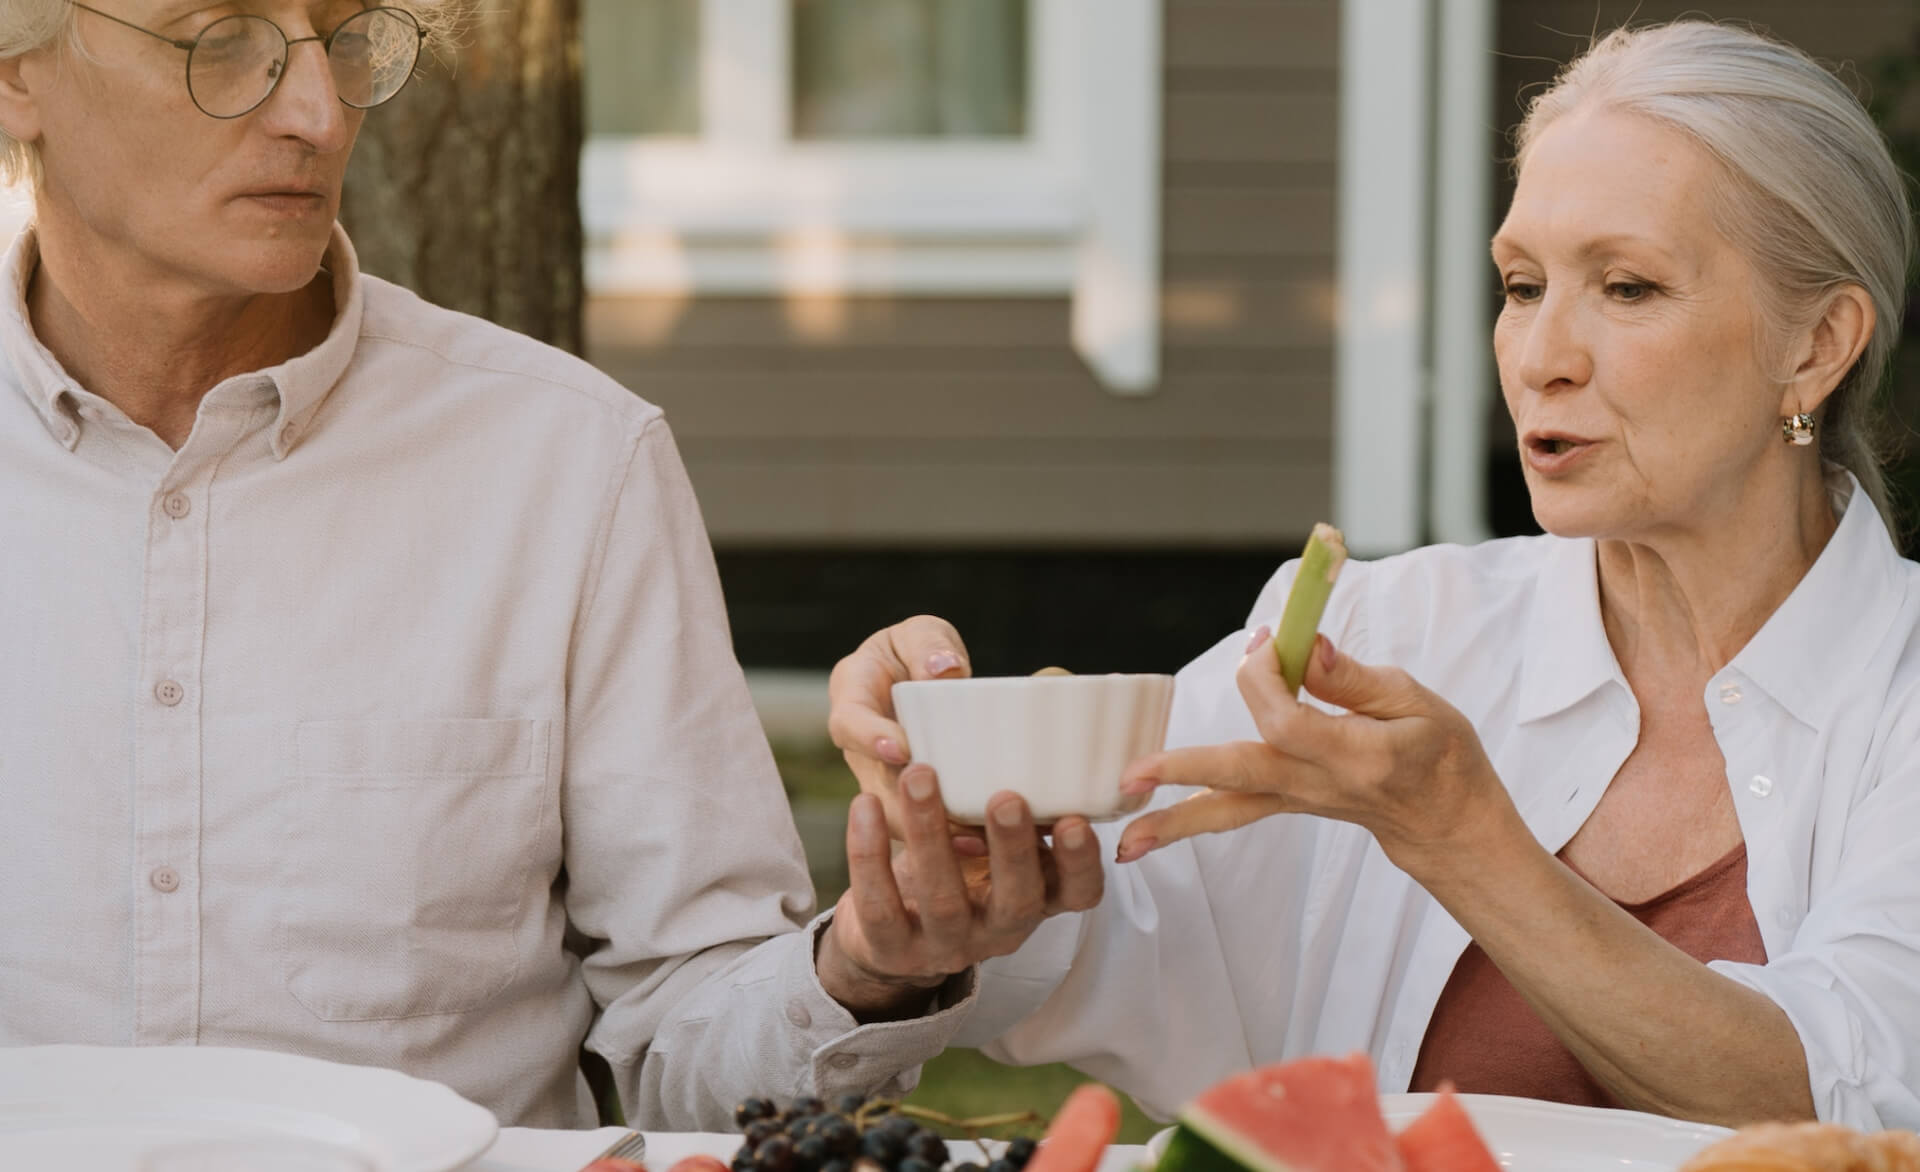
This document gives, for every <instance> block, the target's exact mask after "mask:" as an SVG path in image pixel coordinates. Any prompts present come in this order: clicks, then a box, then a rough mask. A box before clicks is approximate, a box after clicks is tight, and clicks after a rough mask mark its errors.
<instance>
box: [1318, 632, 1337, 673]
mask: <svg viewBox="0 0 1920 1172" xmlns="http://www.w3.org/2000/svg"><path fill="white" fill-rule="evenodd" d="M1313 653H1314V654H1315V655H1317V656H1318V657H1319V658H1320V668H1321V670H1322V671H1332V670H1333V663H1334V660H1335V659H1336V658H1337V657H1338V656H1339V654H1340V653H1339V652H1337V651H1335V650H1334V649H1333V640H1331V639H1329V638H1327V637H1326V636H1325V635H1315V636H1314V637H1313Z"/></svg>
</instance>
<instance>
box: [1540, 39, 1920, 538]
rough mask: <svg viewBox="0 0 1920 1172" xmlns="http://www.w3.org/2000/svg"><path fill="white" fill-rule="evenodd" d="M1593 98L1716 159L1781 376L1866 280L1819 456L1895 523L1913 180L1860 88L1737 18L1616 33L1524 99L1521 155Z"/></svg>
mask: <svg viewBox="0 0 1920 1172" xmlns="http://www.w3.org/2000/svg"><path fill="white" fill-rule="evenodd" d="M1587 107H1596V108H1601V109H1612V110H1620V111H1624V112H1629V113H1633V114H1638V115H1641V116H1644V117H1647V118H1651V119H1653V120H1655V121H1657V122H1660V123H1661V124H1663V125H1665V126H1668V127H1671V128H1672V129H1674V130H1678V131H1680V132H1681V133H1683V134H1685V135H1687V136H1688V137H1690V138H1691V139H1693V141H1694V142H1696V143H1698V144H1699V145H1700V146H1702V147H1704V148H1705V149H1706V151H1707V153H1708V154H1710V155H1711V156H1713V157H1714V158H1715V159H1717V160H1718V161H1719V162H1720V165H1721V170H1722V175H1723V182H1721V184H1720V185H1719V187H1720V190H1719V191H1717V192H1715V196H1716V199H1715V200H1714V207H1715V219H1716V221H1717V224H1718V226H1719V228H1720V230H1721V232H1722V233H1723V234H1725V236H1726V237H1727V239H1728V240H1729V241H1731V242H1732V243H1733V245H1734V246H1735V247H1736V248H1739V249H1740V250H1741V251H1742V252H1743V253H1745V254H1746V256H1747V258H1748V260H1749V261H1750V262H1751V263H1752V264H1753V265H1754V268H1755V270H1756V272H1757V273H1758V275H1759V277H1760V288H1758V289H1757V290H1756V295H1757V299H1758V301H1759V304H1760V312H1761V315H1762V329H1763V331H1764V335H1767V336H1768V337H1767V339H1766V340H1763V342H1762V347H1763V350H1762V359H1763V361H1764V362H1765V364H1766V367H1767V368H1768V369H1769V370H1772V371H1774V372H1775V377H1777V378H1779V379H1780V380H1781V381H1782V382H1783V383H1784V382H1785V381H1787V379H1788V377H1790V376H1791V373H1792V372H1791V371H1782V370H1781V369H1780V368H1781V366H1782V365H1783V364H1784V363H1785V362H1786V361H1787V358H1786V356H1785V355H1784V353H1781V352H1780V351H1781V349H1782V347H1783V346H1784V340H1785V339H1786V338H1787V337H1789V336H1792V335H1794V334H1797V333H1800V332H1801V331H1803V330H1805V329H1807V328H1810V327H1811V326H1812V325H1813V324H1814V323H1816V322H1817V321H1819V319H1820V318H1821V317H1822V316H1823V315H1824V314H1825V312H1826V310H1827V307H1828V306H1829V305H1830V304H1831V297H1832V294H1833V293H1834V292H1835V291H1836V290H1838V289H1840V288H1842V287H1844V286H1847V285H1857V286H1859V287H1860V288H1861V289H1863V290H1865V291H1866V293H1867V295H1868V296H1869V297H1871V298H1872V299H1873V307H1874V312H1875V315H1876V317H1875V322H1874V330H1873V337H1872V339H1871V340H1870V341H1869V342H1868V344H1867V347H1866V349H1865V351H1863V352H1862V354H1861V356H1860V360H1859V361H1858V362H1857V363H1856V364H1855V365H1854V367H1853V369H1852V370H1851V371H1849V372H1848V374H1847V375H1846V377H1845V378H1843V379H1842V380H1841V382H1840V385H1839V387H1838V388H1836V389H1835V390H1834V392H1833V394H1832V395H1831V396H1830V397H1829V398H1828V399H1827V401H1826V405H1825V406H1824V407H1823V408H1822V410H1821V412H1820V451H1821V455H1822V456H1824V457H1825V458H1826V459H1828V460H1830V461H1833V462H1834V463H1837V464H1840V465H1841V466H1843V467H1845V468H1847V469H1848V470H1849V471H1851V472H1852V473H1853V474H1854V475H1855V476H1857V477H1859V479H1860V483H1861V485H1862V486H1864V487H1865V488H1866V490H1867V494H1868V495H1869V496H1870V497H1871V498H1872V499H1873V502H1874V504H1875V505H1876V506H1877V507H1878V508H1879V509H1880V512H1881V515H1882V516H1884V517H1886V518H1887V519H1888V522H1889V524H1892V523H1893V514H1892V513H1891V512H1890V511H1889V509H1888V502H1887V485H1886V477H1885V475H1884V474H1883V472H1882V465H1883V463H1884V461H1885V459H1886V458H1887V455H1888V454H1889V453H1888V449H1889V447H1890V446H1891V441H1892V438H1893V437H1892V436H1891V435H1890V429H1889V427H1888V426H1887V422H1886V419H1885V408H1884V406H1883V405H1882V400H1883V396H1882V395H1881V390H1882V386H1883V384H1884V383H1885V381H1886V374H1887V369H1888V367H1889V365H1890V363H1891V360H1892V357H1893V350H1894V345H1895V343H1896V342H1897V341H1898V339H1899V335H1900V322H1901V317H1902V314H1903V312H1904V310H1905V308H1906V290H1907V271H1908V263H1909V259H1910V257H1911V256H1912V253H1913V247H1914V238H1913V237H1914V230H1913V220H1912V216H1911V214H1910V212H1909V209H1908V203H1907V190H1906V184H1905V178H1904V176H1902V175H1901V173H1900V169H1899V167H1898V166H1896V165H1895V164H1894V161H1893V157H1892V155H1891V154H1890V153H1889V151H1888V149H1887V142H1886V139H1885V137H1884V136H1883V135H1882V134H1881V133H1880V130H1879V128H1878V127H1876V126H1875V125H1874V123H1873V119H1872V118H1870V117H1869V116H1868V114H1867V111H1866V109H1865V108H1864V107H1863V106H1862V105H1861V104H1860V101H1859V99H1858V98H1856V97H1855V96H1854V94H1853V92H1852V91H1851V90H1849V89H1848V88H1847V87H1846V85H1845V84H1843V83H1842V82H1841V80H1840V79H1839V78H1838V77H1836V76H1835V75H1834V74H1833V73H1831V72H1829V71H1828V70H1827V69H1826V68H1824V67H1823V66H1821V65H1820V63H1819V62H1817V61H1815V60H1814V59H1813V58H1811V57H1809V56H1807V55H1806V54H1805V53H1803V52H1801V51H1800V50H1799V49H1796V48H1794V47H1793V46H1791V45H1786V44H1782V43H1781V42H1779V41H1776V40H1772V39H1770V38H1768V37H1765V36H1762V35H1760V34H1759V33H1756V32H1752V31H1750V30H1748V29H1744V28H1741V27H1738V26H1735V25H1727V24H1717V23H1711V22H1707V21H1700V20H1683V21H1676V22H1674V23H1671V24H1662V25H1654V26H1651V27H1647V28H1638V29H1620V30H1617V31H1615V32H1613V33H1610V34H1608V35H1607V36H1606V37H1605V38H1603V39H1601V40H1600V41H1599V42H1598V43H1596V44H1595V45H1594V46H1593V47H1592V48H1591V49H1589V50H1588V51H1587V52H1586V53H1585V54H1583V55H1582V56H1581V57H1579V58H1578V59H1576V60H1575V61H1574V62H1573V63H1572V64H1570V65H1568V66H1567V68H1566V69H1565V70H1563V71H1562V72H1561V74H1560V76H1559V77H1558V78H1557V79H1555V81H1554V83H1553V85H1552V86H1551V87H1550V88H1548V89H1547V90H1546V91H1545V92H1543V93H1541V94H1540V95H1539V96H1537V97H1536V98H1534V99H1533V101H1532V102H1531V103H1530V104H1529V105H1528V107H1527V115H1526V118H1525V120H1524V121H1523V122H1522V123H1521V124H1520V127H1519V130H1518V132H1517V135H1516V138H1517V145H1518V147H1519V150H1518V154H1517V162H1518V163H1519V164H1520V165H1524V164H1525V162H1526V157H1527V150H1528V148H1529V147H1530V146H1532V144H1533V143H1534V142H1535V141H1537V140H1538V138H1539V136H1540V134H1541V132H1542V131H1544V130H1545V129H1546V128H1547V127H1548V126H1550V125H1552V123H1553V122H1554V120H1556V119H1558V118H1560V117H1561V116H1563V115H1565V114H1567V113H1569V112H1571V111H1573V110H1576V109H1582V108H1587Z"/></svg>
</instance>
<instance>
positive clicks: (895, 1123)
mask: <svg viewBox="0 0 1920 1172" xmlns="http://www.w3.org/2000/svg"><path fill="white" fill-rule="evenodd" d="M879 1127H880V1128H881V1129H882V1130H883V1131H889V1132H892V1133H893V1134H894V1135H897V1136H899V1137H900V1142H901V1143H905V1142H906V1141H907V1137H908V1136H911V1135H912V1134H913V1133H914V1132H916V1131H919V1130H920V1129H921V1128H920V1122H919V1120H917V1119H914V1118H913V1117H912V1116H911V1115H889V1116H887V1117H886V1118H885V1119H882V1120H881V1121H880V1123H879Z"/></svg>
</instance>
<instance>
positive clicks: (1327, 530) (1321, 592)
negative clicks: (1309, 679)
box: [1273, 521, 1347, 696]
mask: <svg viewBox="0 0 1920 1172" xmlns="http://www.w3.org/2000/svg"><path fill="white" fill-rule="evenodd" d="M1346 562H1347V540H1346V538H1344V537H1342V536H1341V535H1340V531H1339V530H1338V529H1335V528H1334V527H1333V526H1331V525H1329V524H1327V523H1326V522H1324V521H1323V522H1321V523H1320V524H1318V525H1315V526H1314V527H1313V536H1311V537H1309V538H1307V548H1306V550H1305V551H1304V552H1302V553H1301V555H1300V573H1299V574H1298V575H1297V576H1295V578H1294V579H1293V589H1292V590H1291V591H1289V592H1288V593H1287V605H1286V608H1285V609H1284V610H1282V611H1281V612H1280V629H1279V630H1277V631H1275V632H1274V633H1273V653H1274V654H1275V655H1277V656H1279V658H1280V674H1281V675H1282V676H1284V677H1285V678H1286V681H1287V687H1288V689H1289V690H1291V691H1292V692H1293V694H1294V695H1296V696H1298V695H1299V694H1300V681H1301V680H1303V679H1305V678H1306V676H1307V659H1308V658H1309V657H1310V656H1311V655H1312V654H1313V637H1314V635H1315V634H1316V633H1317V632H1318V631H1319V630H1320V615H1321V613H1322V612H1324V611H1325V610H1326V609H1327V598H1328V597H1329V596H1330V595H1332V593H1333V583H1334V579H1336V578H1338V577H1339V576H1340V567H1341V566H1343V565H1345V564H1346Z"/></svg>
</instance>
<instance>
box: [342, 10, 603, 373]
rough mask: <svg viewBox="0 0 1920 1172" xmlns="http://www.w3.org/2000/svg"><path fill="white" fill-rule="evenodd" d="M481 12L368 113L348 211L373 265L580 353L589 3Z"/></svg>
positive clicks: (443, 300)
mask: <svg viewBox="0 0 1920 1172" xmlns="http://www.w3.org/2000/svg"><path fill="white" fill-rule="evenodd" d="M473 9H474V11H473V15H472V16H471V17H470V18H469V20H468V23H467V24H466V26H465V29H464V31H463V33H462V35H461V37H460V38H459V44H458V46H457V47H456V48H454V49H452V50H443V55H444V56H445V58H446V59H444V60H435V59H433V57H432V54H431V53H428V54H426V55H424V56H423V57H422V59H421V65H420V71H419V76H417V77H415V78H414V79H413V81H412V82H411V83H410V84H409V85H408V86H407V88H406V89H405V90H403V91H401V93H400V96H399V97H397V98H395V99H394V100H393V101H392V102H390V103H388V104H387V105H386V106H383V107H380V108H379V109H375V110H371V111H369V112H368V114H367V120H366V125H365V127H364V128H363V129H362V131H361V133H360V143H359V146H358V147H357V148H356V149H355V152H354V158H353V162H352V165H351V167H350V168H349V169H348V172H347V183H346V194H345V197H344V200H343V203H342V207H341V220H342V222H343V223H345V224H346V227H347V230H348V231H349V232H350V233H351V234H352V236H353V242H354V247H355V248H356V249H357V250H358V251H359V254H360V263H361V267H362V268H363V269H364V270H365V271H367V272H369V273H373V274H375V275H377V276H381V277H385V278H387V279H388V280H391V281H396V282H398V283H400V284H402V285H406V286H407V287H408V288H411V289H413V290H414V291H415V292H417V293H419V294H420V295H421V296H422V297H425V298H426V299H427V300H429V301H432V302H435V303H436V304H439V305H444V306H447V307H448V308H450V309H458V310H462V311H464V312H467V313H472V314H478V315H479V316H481V317H485V318H489V319H491V320H492V321H495V322H498V323H499V324H501V325H503V326H506V327H508V328H509V329H513V330H518V331H520V332H521V333H523V334H527V335H530V336H532V337H535V338H538V339H540V340H541V341H544V342H550V343H552V344H553V345H555V346H559V347H561V348H563V349H566V350H571V351H573V352H574V353H576V354H577V353H579V352H580V351H581V343H582V338H581V334H582V328H583V327H582V302H583V299H584V287H583V286H584V281H583V275H582V272H581V252H582V244H583V241H582V231H581V226H580V202H579V190H580V145H581V135H582V97H581V89H580V0H513V2H511V3H504V4H485V5H475V6H473Z"/></svg>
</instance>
